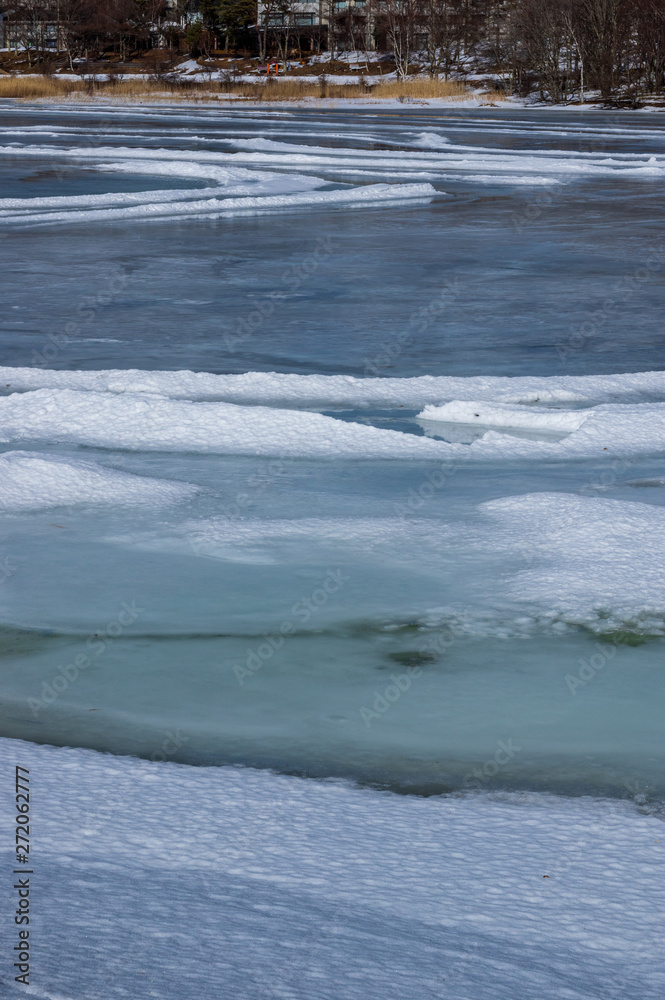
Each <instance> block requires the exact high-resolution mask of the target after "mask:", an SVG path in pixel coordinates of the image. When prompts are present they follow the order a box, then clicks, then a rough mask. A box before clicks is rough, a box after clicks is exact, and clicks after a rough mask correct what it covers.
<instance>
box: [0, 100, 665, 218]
mask: <svg viewBox="0 0 665 1000" xmlns="http://www.w3.org/2000/svg"><path fill="white" fill-rule="evenodd" d="M472 103H477V100H476V99H474V100H473V101H472ZM164 113H165V109H156V108H155V109H151V110H148V109H147V108H142V109H140V110H139V114H140V115H142V116H143V118H144V120H145V126H144V128H143V129H141V127H140V126H139V127H137V126H136V125H133V124H131V123H129V122H128V123H127V124H126V126H125V130H124V132H123V131H118V130H117V129H116V130H114V129H113V128H112V127H110V128H108V127H107V129H106V130H105V128H104V127H101V128H100V129H99V131H98V132H97V133H96V135H95V140H96V142H95V143H91V144H89V145H87V144H86V145H85V146H81V145H80V133H78V132H77V131H76V127H74V128H73V129H70V130H69V131H67V130H58V126H55V127H51V128H49V129H44V128H43V127H42V128H39V127H37V128H36V129H32V130H31V129H30V127H27V128H24V129H23V130H17V129H15V128H11V127H10V128H9V129H4V130H3V129H0V135H1V136H3V137H4V139H5V144H4V145H0V161H2V160H4V159H6V158H8V157H10V158H12V160H13V159H15V158H16V157H18V156H20V157H23V158H24V159H25V160H26V161H28V162H29V161H30V160H37V161H38V160H40V159H41V160H43V159H47V160H49V161H55V162H57V163H58V164H59V168H58V169H59V170H60V171H62V172H63V173H64V174H66V172H67V170H68V169H69V168H72V167H73V168H76V169H80V168H81V167H84V168H86V169H87V170H89V171H91V172H97V173H98V174H99V173H104V172H106V173H108V172H115V173H116V174H126V175H127V179H128V186H129V184H130V176H131V175H134V176H143V177H146V176H147V177H154V178H155V180H157V179H159V178H163V177H169V178H172V179H174V180H176V181H177V180H181V181H182V182H183V184H182V185H180V186H178V187H176V188H175V190H174V191H171V192H169V191H168V190H162V189H161V188H159V187H157V188H156V190H155V191H152V192H151V191H145V192H142V193H141V194H137V193H136V192H131V191H128V192H126V193H123V192H120V193H115V194H111V193H104V194H99V195H88V196H83V197H82V199H81V200H80V203H79V204H77V203H76V198H75V197H72V196H70V195H63V196H57V195H54V196H52V197H50V198H37V199H35V200H34V202H33V200H32V199H30V198H23V197H19V198H5V199H0V224H4V225H16V224H20V225H30V226H40V225H49V224H62V223H85V222H104V221H111V220H127V219H158V218H159V219H166V218H174V217H185V216H187V217H190V218H210V217H213V218H217V217H220V216H225V215H235V214H237V213H238V212H241V211H242V212H254V213H255V212H274V211H280V210H283V209H286V208H291V209H293V208H298V207H300V208H310V209H313V208H316V207H321V208H324V207H326V206H334V205H345V204H351V205H355V204H358V205H359V204H369V203H373V204H381V203H382V202H386V201H389V202H391V203H393V204H394V202H396V201H398V202H399V201H412V200H414V199H419V198H432V197H434V196H436V195H440V194H441V193H442V189H441V187H440V185H441V184H442V183H445V181H446V180H450V181H454V182H456V183H457V182H461V183H463V184H470V185H472V186H482V187H485V186H487V185H495V184H501V185H504V186H505V185H514V186H516V187H518V188H520V187H521V188H525V187H527V188H528V187H529V186H536V187H542V186H550V185H561V184H566V183H569V182H575V183H577V182H579V181H580V180H583V179H585V178H587V179H589V178H600V177H603V178H604V177H610V178H622V179H624V178H625V179H627V180H629V181H644V182H652V181H654V180H655V181H658V180H662V178H663V177H665V158H664V157H663V156H662V155H661V154H660V153H657V154H653V153H650V152H632V151H621V150H618V149H612V148H608V149H607V150H605V149H603V150H601V151H600V152H591V151H581V150H574V149H565V150H561V149H556V148H551V149H547V148H537V147H536V148H533V145H532V144H531V145H529V144H527V143H525V142H524V141H521V148H520V147H517V146H516V147H515V148H496V147H494V146H492V145H479V144H477V143H476V144H473V143H464V142H459V141H455V136H452V137H451V136H449V135H446V134H445V132H444V131H442V130H441V131H440V130H437V131H433V130H429V131H426V132H423V131H421V130H417V131H412V130H411V129H407V130H406V131H405V133H404V134H403V135H402V136H401V137H400V138H399V140H396V139H394V138H388V137H386V138H384V139H383V141H382V142H381V144H380V145H375V146H374V148H372V149H367V148H365V146H364V142H363V140H365V141H366V140H367V135H368V133H366V134H365V135H364V136H363V135H362V134H360V135H358V134H354V135H349V136H345V135H344V133H337V134H336V135H335V136H334V137H331V138H333V141H328V142H325V144H322V145H314V144H313V143H312V142H308V141H302V139H303V134H302V133H297V132H291V133H290V135H287V136H284V137H282V138H279V139H277V138H269V137H266V136H265V135H263V134H260V133H261V132H263V131H264V129H261V127H260V125H259V127H258V128H257V131H258V132H259V134H255V135H252V136H250V137H247V136H246V134H245V135H244V136H243V135H239V134H238V133H237V129H234V128H230V129H229V128H223V129H221V130H220V132H219V133H218V134H217V135H216V136H214V137H211V136H209V135H208V136H203V137H199V136H196V135H192V134H191V132H192V130H191V125H190V127H189V128H185V130H184V131H183V124H184V123H183V122H182V121H181V114H182V113H181V110H180V109H177V111H173V112H172V119H178V120H177V123H176V121H175V120H174V121H173V128H174V131H173V132H172V134H171V135H169V134H168V133H167V134H159V133H154V134H153V133H151V130H150V128H149V123H150V124H152V123H153V119H155V118H159V116H160V114H164ZM166 113H168V111H166ZM207 114H208V116H209V117H210V119H211V120H215V119H216V121H217V123H218V124H219V125H225V124H226V123H225V121H224V118H225V116H226V115H227V114H228V113H227V112H225V111H224V110H220V109H217V110H215V109H208V112H207ZM250 114H251V115H255V116H256V118H257V123H260V122H263V123H264V124H265V115H266V112H265V111H261V110H256V109H252V110H251V111H250ZM205 117H206V112H205V111H203V112H201V111H199V113H198V115H197V118H196V123H197V124H199V125H201V126H203V124H204V121H205ZM273 124H274V113H273V120H272V121H271V127H272V125H273ZM201 131H205V128H204V127H202V128H201ZM358 131H360V132H361V129H360V128H359V129H358ZM451 131H454V129H452V130H451ZM314 134H316V133H314ZM174 136H175V139H176V140H180V139H183V138H184V139H185V140H187V141H192V140H195V141H196V148H193V149H180V148H179V149H172V148H169V146H171V145H173V139H174ZM515 136H517V133H515ZM309 138H311V137H309ZM326 138H327V137H326ZM49 139H51V140H54V141H53V143H52V144H50V143H48V141H47V140H49ZM128 139H132V140H134V143H136V141H137V140H138V141H141V140H143V144H142V145H141V146H137V145H136V144H132V145H126V144H123V141H124V142H125V143H126V142H127V140H128ZM36 140H38V141H36ZM111 141H112V142H113V144H110V142H111ZM157 142H160V143H164V145H159V146H158V145H156V143H157ZM211 142H214V143H215V144H216V145H217V146H218V147H220V148H217V149H211V148H210V147H209V146H208V148H204V149H201V148H200V146H201V145H205V144H209V143H211ZM97 143H98V144H97ZM152 143H155V145H154V146H153V145H152ZM201 180H205V181H208V182H210V186H209V187H206V188H204V189H203V190H201V189H200V188H198V189H196V188H192V187H191V184H192V182H197V183H198V182H200V181H201ZM188 181H189V185H188V184H187V182H188ZM432 182H433V183H432ZM433 184H436V185H439V186H436V187H435V186H433ZM331 185H334V189H332V188H331ZM340 185H344V188H343V189H342V188H340ZM326 187H327V188H328V189H327V190H316V189H319V188H326ZM197 191H198V195H199V196H198V197H197V196H196V192H197Z"/></svg>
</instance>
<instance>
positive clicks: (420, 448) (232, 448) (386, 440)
mask: <svg viewBox="0 0 665 1000" xmlns="http://www.w3.org/2000/svg"><path fill="white" fill-rule="evenodd" d="M0 440H4V441H25V440H35V441H59V442H71V443H75V444H84V445H88V446H92V447H99V448H127V449H134V450H150V451H154V450H158V451H195V452H212V453H216V454H222V455H229V454H231V455H280V456H283V457H284V456H290V457H309V458H436V457H437V456H439V455H440V454H441V452H442V448H445V445H442V444H441V443H440V442H437V441H432V440H429V439H427V438H422V437H415V436H414V435H412V434H401V433H399V432H398V431H390V430H381V429H378V428H376V427H369V426H366V425H364V424H352V423H347V422H345V421H342V420H335V419H333V418H332V417H326V416H323V415H321V414H319V413H308V412H302V411H297V410H276V409H270V408H268V407H263V406H252V407H249V406H237V405H236V404H234V403H193V402H191V401H183V400H173V399H165V398H164V397H162V396H151V395H139V394H129V393H125V394H123V395H117V394H115V393H100V392H94V393H93V392H80V391H75V390H72V389H38V390H36V391H34V392H28V393H15V394H14V395H12V396H4V397H2V398H0Z"/></svg>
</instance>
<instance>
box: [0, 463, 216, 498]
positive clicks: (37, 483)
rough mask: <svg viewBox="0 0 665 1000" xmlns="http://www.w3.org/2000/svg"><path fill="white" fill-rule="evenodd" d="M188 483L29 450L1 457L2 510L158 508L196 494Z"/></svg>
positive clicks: (0, 493)
mask: <svg viewBox="0 0 665 1000" xmlns="http://www.w3.org/2000/svg"><path fill="white" fill-rule="evenodd" d="M196 491H197V490H196V487H195V486H190V485H188V484H187V483H172V482H166V481H165V480H162V479H148V478H144V477H143V476H136V475H132V474H130V473H127V472H120V471H117V470H115V469H107V468H104V467H102V466H101V465H97V464H95V463H94V462H80V461H76V460H71V459H63V458H61V457H58V456H53V455H44V454H39V453H38V452H30V451H10V452H6V453H5V454H3V455H0V510H3V511H13V510H15V511H21V510H39V509H42V508H46V507H60V506H64V505H67V506H69V505H71V504H79V503H92V504H99V503H101V504H121V505H123V504H155V505H161V504H164V503H171V502H173V501H177V500H182V499H184V498H185V497H188V496H191V495H192V494H193V493H195V492H196Z"/></svg>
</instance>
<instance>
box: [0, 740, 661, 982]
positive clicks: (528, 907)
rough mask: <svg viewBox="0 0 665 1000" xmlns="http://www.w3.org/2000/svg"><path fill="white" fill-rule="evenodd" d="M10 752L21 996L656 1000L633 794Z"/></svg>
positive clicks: (651, 855)
mask: <svg viewBox="0 0 665 1000" xmlns="http://www.w3.org/2000/svg"><path fill="white" fill-rule="evenodd" d="M180 735H181V736H183V735H185V734H180ZM165 736H166V734H165ZM155 750H156V752H158V751H159V748H158V747H156V748H155ZM0 759H2V762H3V770H4V772H5V774H8V773H10V772H11V771H13V768H14V765H15V764H17V763H19V764H21V765H22V766H23V767H28V768H29V769H30V781H31V791H32V806H33V820H32V822H33V824H34V833H35V836H34V854H33V856H32V858H31V867H32V868H33V869H34V875H33V876H31V878H32V884H33V886H34V890H33V891H34V917H33V922H32V924H31V932H32V933H31V939H32V941H33V947H34V949H35V950H34V958H33V964H32V975H31V984H32V985H31V988H30V990H29V993H30V995H31V996H35V997H40V998H47V1000H55V998H57V1000H116V998H131V1000H142V998H144V997H145V998H148V997H153V998H163V1000H167V998H168V1000H194V998H196V1000H213V998H214V1000H218V998H221V997H233V998H238V1000H269V998H280V1000H281V998H294V1000H301V998H302V1000H405V998H409V1000H431V998H437V997H438V998H446V1000H554V998H557V1000H558V998H560V1000H592V998H593V1000H650V998H654V1000H655V998H657V997H661V996H662V995H663V990H664V989H665V976H664V973H663V968H662V962H661V955H660V941H659V934H660V928H661V927H662V924H663V919H664V918H665V900H664V897H663V893H662V859H663V848H664V845H665V836H664V835H663V826H662V822H660V821H659V820H658V819H657V818H655V817H653V816H647V815H640V813H639V811H638V810H637V809H636V807H635V805H634V804H633V803H628V802H625V801H624V802H620V801H608V800H593V799H589V798H579V799H565V798H557V797H554V796H548V795H526V794H512V795H499V794H496V793H495V794H493V795H492V794H483V793H476V794H469V795H465V796H454V797H449V798H446V797H443V798H440V797H432V798H427V799H425V798H416V797H411V796H396V795H394V794H392V793H389V792H378V791H374V790H370V789H359V788H354V787H350V786H348V785H346V784H344V783H341V782H317V781H310V780H304V779H301V778H294V777H285V776H279V775H275V774H272V773H269V772H261V771H254V770H250V769H240V768H230V767H229V768H192V767H186V766H180V765H175V764H171V763H168V762H167V763H161V762H157V763H153V762H148V761H142V760H136V759H132V758H117V757H112V756H106V755H102V754H98V753H95V752H93V751H85V750H75V749H55V748H52V747H40V746H35V745H33V744H29V743H23V742H20V741H13V740H3V741H1V742H0ZM10 785H11V787H10ZM12 792H13V783H10V782H9V781H6V782H4V783H3V785H2V796H3V798H4V800H5V801H4V802H3V804H2V815H3V816H5V817H7V816H11V815H13V812H12V804H13V796H12V794H11V793H12ZM5 844H6V845H8V838H7V837H5ZM5 850H6V852H7V855H8V856H7V858H6V868H7V870H9V868H10V867H11V860H12V859H11V858H10V857H9V850H8V847H7V846H6V847H5ZM545 876H549V877H548V878H546V877H545ZM4 922H5V930H8V933H7V934H5V935H3V938H4V940H5V941H6V943H7V946H8V947H9V946H10V945H11V944H13V932H14V928H13V925H11V927H9V928H8V927H7V923H8V922H9V923H10V921H8V915H7V908H5V911H4ZM10 993H11V995H12V996H13V992H12V991H11V990H9V992H7V994H6V995H7V996H10Z"/></svg>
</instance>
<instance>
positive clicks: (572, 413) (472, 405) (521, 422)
mask: <svg viewBox="0 0 665 1000" xmlns="http://www.w3.org/2000/svg"><path fill="white" fill-rule="evenodd" d="M419 416H420V417H421V419H422V420H433V421H439V422H443V423H465V424H474V423H475V424H478V425H480V426H483V427H515V428H517V427H520V428H523V429H527V430H534V431H539V430H541V431H548V432H550V433H555V434H557V433H568V432H570V431H577V430H579V429H580V427H581V426H582V424H583V423H584V421H585V420H586V419H587V417H588V416H589V411H588V410H559V409H547V410H546V409H543V408H542V407H541V408H537V407H535V406H510V405H509V404H506V403H486V402H484V401H483V400H458V399H455V400H453V401H452V402H450V403H444V404H443V405H442V406H426V407H425V409H424V410H423V411H422V413H421V414H419Z"/></svg>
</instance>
